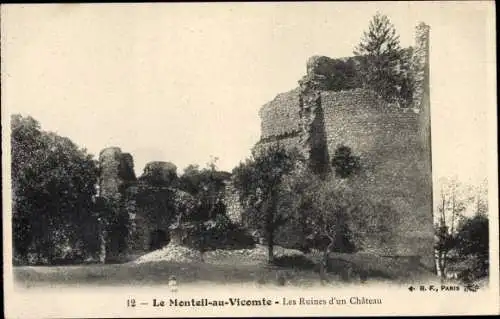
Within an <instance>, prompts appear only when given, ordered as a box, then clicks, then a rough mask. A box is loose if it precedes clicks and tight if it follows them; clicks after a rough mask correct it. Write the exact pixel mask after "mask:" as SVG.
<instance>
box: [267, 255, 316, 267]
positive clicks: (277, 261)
mask: <svg viewBox="0 0 500 319" xmlns="http://www.w3.org/2000/svg"><path fill="white" fill-rule="evenodd" d="M273 265H275V266H279V267H284V268H295V269H303V270H310V269H314V268H315V266H316V264H315V263H314V262H313V261H311V260H310V259H309V258H307V257H306V256H303V255H293V256H286V255H285V256H279V257H274V260H273Z"/></svg>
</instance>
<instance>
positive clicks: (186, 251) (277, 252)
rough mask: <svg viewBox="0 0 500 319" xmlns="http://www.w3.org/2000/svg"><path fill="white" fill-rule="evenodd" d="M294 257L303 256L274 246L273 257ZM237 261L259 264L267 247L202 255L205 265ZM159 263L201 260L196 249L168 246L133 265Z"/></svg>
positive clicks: (144, 256)
mask: <svg viewBox="0 0 500 319" xmlns="http://www.w3.org/2000/svg"><path fill="white" fill-rule="evenodd" d="M285 255H286V256H295V255H303V253H302V252H301V251H298V250H295V249H287V248H283V247H280V246H274V256H275V257H281V256H285ZM235 259H236V260H237V261H238V262H239V263H248V264H254V263H261V262H265V261H267V246H265V245H256V246H255V248H252V249H237V250H227V249H217V250H212V251H207V252H205V253H204V255H203V260H204V262H206V263H211V264H218V263H226V262H227V261H230V260H235ZM159 261H171V262H178V263H190V262H201V261H202V258H201V255H200V252H199V251H198V250H196V249H192V248H189V247H185V246H181V245H177V244H169V245H167V246H165V247H163V248H161V249H158V250H155V251H153V252H150V253H148V254H146V255H143V256H141V257H139V258H138V259H136V260H135V261H134V263H138V264H141V263H147V262H159Z"/></svg>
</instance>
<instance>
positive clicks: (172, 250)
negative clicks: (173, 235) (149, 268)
mask: <svg viewBox="0 0 500 319" xmlns="http://www.w3.org/2000/svg"><path fill="white" fill-rule="evenodd" d="M157 261H172V262H178V263H190V262H201V255H200V252H199V251H197V250H195V249H192V248H189V247H185V246H180V245H175V244H169V245H167V246H165V247H163V248H161V249H158V250H155V251H152V252H150V253H148V254H145V255H143V256H141V257H139V258H137V259H136V260H135V261H134V262H135V263H137V264H142V263H148V262H157Z"/></svg>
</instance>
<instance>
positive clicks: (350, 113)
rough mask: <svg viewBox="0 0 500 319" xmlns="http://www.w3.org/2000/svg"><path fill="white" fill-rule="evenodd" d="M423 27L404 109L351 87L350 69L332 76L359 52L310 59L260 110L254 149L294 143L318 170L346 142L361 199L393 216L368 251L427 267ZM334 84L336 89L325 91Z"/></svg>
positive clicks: (426, 108)
mask: <svg viewBox="0 0 500 319" xmlns="http://www.w3.org/2000/svg"><path fill="white" fill-rule="evenodd" d="M429 30H430V28H429V26H427V25H426V24H424V23H420V24H419V25H418V26H417V27H416V34H415V44H414V46H413V48H411V49H408V50H407V51H406V52H412V53H411V61H409V62H410V65H411V76H412V77H413V78H412V80H413V81H412V82H413V88H412V89H413V91H412V92H413V96H412V105H410V107H404V108H403V107H400V106H398V105H396V104H391V103H388V102H386V101H385V100H383V99H382V98H381V97H380V96H379V95H378V94H377V93H376V92H374V91H372V90H369V89H366V88H363V87H362V86H356V83H355V79H354V77H353V76H352V72H348V73H345V74H341V75H340V76H339V75H338V73H335V72H338V71H337V70H339V69H342V70H346V69H349V67H350V66H351V65H353V63H355V61H356V59H358V58H360V57H351V58H343V59H331V58H328V57H317V56H314V57H311V58H310V59H309V61H308V62H307V74H306V76H304V77H303V78H302V79H301V80H300V81H299V87H298V88H296V89H293V90H291V91H289V92H285V93H281V94H278V95H277V96H276V98H275V99H274V100H272V101H271V102H269V103H267V104H265V105H264V106H263V107H262V108H261V110H260V112H259V115H260V117H261V139H260V140H259V142H258V143H257V144H256V145H255V147H254V149H253V151H254V153H257V154H258V153H259V152H260V151H261V150H263V149H265V148H267V147H269V146H270V145H273V144H275V143H279V144H280V145H282V146H283V147H285V148H295V149H298V150H299V151H300V152H301V153H302V154H303V155H304V156H305V158H306V159H307V160H308V161H309V165H310V166H311V168H313V170H315V171H316V172H318V173H321V172H323V171H325V170H326V169H328V167H329V166H330V165H331V163H330V161H331V158H332V157H333V155H334V154H335V151H336V149H337V148H338V147H340V146H348V147H349V148H351V149H352V152H353V153H354V155H356V156H358V157H359V158H360V161H361V163H362V165H363V173H362V176H360V177H359V178H358V179H357V180H356V181H355V182H354V183H355V184H356V187H357V190H358V191H359V192H360V193H362V194H363V195H364V196H366V198H370V199H374V200H376V201H384V202H389V203H390V205H391V207H392V209H393V210H394V211H395V212H396V215H397V216H396V218H395V219H394V220H392V221H390V222H388V225H387V226H388V227H389V228H391V233H392V234H393V235H392V236H391V238H390V239H389V240H388V241H384V242H380V240H379V238H377V234H370V235H372V236H373V240H372V241H370V242H371V243H372V244H373V245H371V246H370V247H366V249H367V250H369V251H372V252H374V253H377V254H379V255H384V256H407V257H414V258H419V259H420V260H421V261H422V262H423V263H424V264H426V265H428V266H429V267H432V265H433V263H432V260H433V240H434V238H433V236H434V235H433V218H432V207H433V204H432V171H431V163H432V161H431V143H430V136H431V135H430V134H431V133H430V95H429V94H430V87H429V71H430V69H429ZM339 66H340V67H339ZM339 79H340V80H339ZM335 81H337V84H336V89H331V87H332V86H331V85H330V84H331V83H332V82H335ZM339 82H340V83H339ZM353 83H354V84H353ZM233 197H234V196H233ZM234 207H237V206H234ZM230 214H231V215H232V216H237V215H238V214H237V213H235V212H230Z"/></svg>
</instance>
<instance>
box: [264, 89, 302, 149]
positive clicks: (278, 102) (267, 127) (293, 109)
mask: <svg viewBox="0 0 500 319" xmlns="http://www.w3.org/2000/svg"><path fill="white" fill-rule="evenodd" d="M259 115H260V117H261V119H262V121H261V138H262V139H264V140H265V139H266V138H271V137H280V136H287V135H291V134H293V133H296V132H298V131H300V123H299V121H300V90H299V89H294V90H291V91H289V92H286V93H281V94H278V95H277V96H276V98H274V100H272V101H271V102H269V103H267V104H265V105H264V106H263V107H262V108H261V109H260V112H259Z"/></svg>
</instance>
